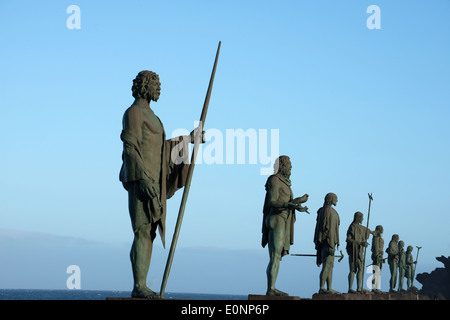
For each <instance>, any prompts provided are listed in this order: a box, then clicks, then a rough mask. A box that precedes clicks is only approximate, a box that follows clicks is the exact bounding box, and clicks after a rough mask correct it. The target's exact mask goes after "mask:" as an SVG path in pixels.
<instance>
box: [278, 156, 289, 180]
mask: <svg viewBox="0 0 450 320" xmlns="http://www.w3.org/2000/svg"><path fill="white" fill-rule="evenodd" d="M291 169H292V164H291V160H290V159H289V158H288V157H285V158H283V159H280V160H279V171H280V173H281V175H282V176H284V177H286V178H289V177H290V176H291Z"/></svg>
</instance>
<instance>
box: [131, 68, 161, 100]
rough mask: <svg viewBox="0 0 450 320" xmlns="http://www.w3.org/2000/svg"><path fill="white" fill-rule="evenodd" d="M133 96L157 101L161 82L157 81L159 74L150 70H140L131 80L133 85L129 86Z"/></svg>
mask: <svg viewBox="0 0 450 320" xmlns="http://www.w3.org/2000/svg"><path fill="white" fill-rule="evenodd" d="M131 91H132V92H133V97H134V98H136V99H138V98H142V99H145V100H147V101H148V102H150V101H155V102H156V101H158V99H159V95H160V94H161V83H160V82H159V76H158V75H157V74H156V73H154V72H152V71H147V70H144V71H141V72H139V73H138V75H137V76H136V78H135V79H134V80H133V86H132V87H131Z"/></svg>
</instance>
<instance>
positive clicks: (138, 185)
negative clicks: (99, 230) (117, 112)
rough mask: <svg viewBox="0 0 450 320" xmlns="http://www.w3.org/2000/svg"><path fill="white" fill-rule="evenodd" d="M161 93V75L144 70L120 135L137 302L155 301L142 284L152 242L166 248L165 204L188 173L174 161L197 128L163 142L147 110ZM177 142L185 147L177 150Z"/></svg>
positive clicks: (159, 125)
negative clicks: (159, 238)
mask: <svg viewBox="0 0 450 320" xmlns="http://www.w3.org/2000/svg"><path fill="white" fill-rule="evenodd" d="M160 93H161V83H160V81H159V76H158V75H157V74H156V73H154V72H152V71H148V70H144V71H141V72H139V74H138V75H137V76H136V78H135V79H134V80H133V86H132V94H133V97H134V98H135V100H134V102H133V104H132V105H131V106H130V107H129V108H128V109H127V110H126V111H125V113H124V116H123V120H122V125H123V130H122V133H121V135H120V138H121V140H122V141H123V153H122V160H123V164H122V167H121V170H120V181H121V182H122V184H123V186H124V188H125V189H126V190H127V191H128V208H129V214H130V218H131V226H132V228H133V232H134V240H133V244H132V247H131V252H130V260H131V266H132V271H133V279H134V286H133V291H132V294H131V296H132V297H135V298H158V297H159V295H158V294H157V293H155V292H154V291H152V290H151V289H150V288H148V287H147V284H146V280H147V274H148V270H149V267H150V260H151V256H152V248H153V242H154V239H155V238H156V232H157V231H158V232H159V235H160V237H161V240H162V243H163V246H165V231H166V223H165V221H166V200H167V199H170V198H171V197H172V196H173V195H174V193H175V192H176V191H177V190H178V189H180V188H182V187H184V186H185V184H186V181H187V178H188V172H189V164H188V163H180V164H175V163H174V161H173V160H174V159H172V157H173V155H174V154H177V152H176V151H177V150H181V152H182V150H183V149H184V150H186V149H187V146H186V145H187V144H188V143H194V137H195V135H196V134H197V132H199V130H201V129H200V128H197V129H196V130H194V131H192V132H191V134H190V136H182V137H177V138H172V139H169V140H166V134H165V131H164V127H163V124H162V122H161V120H160V119H159V118H158V117H157V116H156V115H155V113H154V112H153V110H152V108H151V107H150V102H151V101H153V102H156V101H158V99H159V96H160ZM201 132H202V135H203V131H202V130H201ZM202 142H203V139H202ZM180 143H181V144H183V146H186V148H180V147H178V149H177V148H176V147H177V146H178V145H179V144H180ZM179 156H180V157H181V158H182V157H183V155H182V154H179ZM175 162H178V161H175Z"/></svg>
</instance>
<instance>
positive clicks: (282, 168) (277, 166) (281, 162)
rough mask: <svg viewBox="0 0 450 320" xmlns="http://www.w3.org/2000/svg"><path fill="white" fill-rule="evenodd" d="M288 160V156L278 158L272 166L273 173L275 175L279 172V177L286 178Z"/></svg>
mask: <svg viewBox="0 0 450 320" xmlns="http://www.w3.org/2000/svg"><path fill="white" fill-rule="evenodd" d="M289 160H290V159H289V157H288V156H279V157H278V158H277V159H276V160H275V163H274V165H273V173H274V174H276V173H278V172H280V173H281V175H283V176H288V172H287V171H288V169H287V163H288V161H289Z"/></svg>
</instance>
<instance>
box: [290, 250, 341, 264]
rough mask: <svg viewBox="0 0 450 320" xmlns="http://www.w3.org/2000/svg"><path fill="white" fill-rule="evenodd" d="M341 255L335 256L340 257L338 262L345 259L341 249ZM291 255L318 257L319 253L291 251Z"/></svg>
mask: <svg viewBox="0 0 450 320" xmlns="http://www.w3.org/2000/svg"><path fill="white" fill-rule="evenodd" d="M339 251H340V253H341V255H340V256H334V257H335V258H339V260H338V262H341V260H342V259H344V254H343V253H342V250H339ZM291 256H296V257H317V254H312V253H291Z"/></svg>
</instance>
